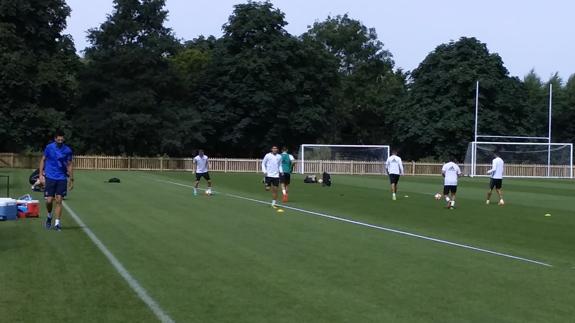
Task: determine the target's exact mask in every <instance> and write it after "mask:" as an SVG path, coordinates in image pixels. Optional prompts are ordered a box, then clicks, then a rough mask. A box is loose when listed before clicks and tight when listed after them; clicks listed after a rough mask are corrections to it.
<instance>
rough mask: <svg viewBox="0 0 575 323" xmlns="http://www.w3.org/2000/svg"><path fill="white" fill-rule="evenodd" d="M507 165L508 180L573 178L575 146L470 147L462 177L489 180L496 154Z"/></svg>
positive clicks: (507, 144) (510, 144)
mask: <svg viewBox="0 0 575 323" xmlns="http://www.w3.org/2000/svg"><path fill="white" fill-rule="evenodd" d="M494 152H497V153H498V155H499V156H500V157H501V158H502V159H503V161H504V162H505V177H550V178H551V177H553V178H573V144H570V143H542V142H539V143H534V142H486V141H483V142H481V141H474V142H471V143H469V145H468V148H467V153H466V155H465V163H464V167H463V173H464V174H465V175H469V176H488V175H487V171H488V170H489V169H490V168H491V161H492V160H493V157H494V155H493V153H494Z"/></svg>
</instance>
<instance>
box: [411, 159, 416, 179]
mask: <svg viewBox="0 0 575 323" xmlns="http://www.w3.org/2000/svg"><path fill="white" fill-rule="evenodd" d="M411 175H413V176H415V161H414V160H412V161H411Z"/></svg>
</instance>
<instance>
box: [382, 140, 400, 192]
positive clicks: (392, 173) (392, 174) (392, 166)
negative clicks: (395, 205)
mask: <svg viewBox="0 0 575 323" xmlns="http://www.w3.org/2000/svg"><path fill="white" fill-rule="evenodd" d="M385 170H386V171H387V174H388V175H389V183H390V184H391V198H392V199H393V200H394V201H395V200H396V199H397V197H396V193H397V184H398V183H399V177H400V176H401V175H403V163H402V162H401V158H400V157H399V156H397V151H396V150H394V151H392V153H391V156H389V158H388V159H387V161H386V162H385Z"/></svg>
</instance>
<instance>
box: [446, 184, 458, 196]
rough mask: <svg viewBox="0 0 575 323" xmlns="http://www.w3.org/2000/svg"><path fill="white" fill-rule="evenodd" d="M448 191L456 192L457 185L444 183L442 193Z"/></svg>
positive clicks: (447, 192)
mask: <svg viewBox="0 0 575 323" xmlns="http://www.w3.org/2000/svg"><path fill="white" fill-rule="evenodd" d="M449 193H453V194H455V193H457V185H445V186H443V195H447V194H449Z"/></svg>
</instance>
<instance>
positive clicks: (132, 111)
mask: <svg viewBox="0 0 575 323" xmlns="http://www.w3.org/2000/svg"><path fill="white" fill-rule="evenodd" d="M164 6H165V1H164V0H115V1H114V11H113V13H112V14H111V15H110V16H108V19H107V20H106V21H105V22H104V23H103V24H102V25H101V26H100V27H99V28H96V29H91V30H90V31H89V35H88V39H89V40H90V43H91V46H90V47H88V48H87V49H86V52H85V58H86V60H85V64H84V68H83V69H82V71H81V73H80V81H81V85H82V91H81V98H80V103H81V106H82V109H81V111H80V113H78V114H77V115H76V117H75V120H76V124H77V125H78V127H79V129H81V130H82V133H83V135H84V141H85V142H86V143H87V145H86V146H85V147H83V150H85V151H88V152H99V153H108V154H130V155H132V154H137V155H158V154H166V153H167V154H172V155H180V154H185V153H186V152H185V150H186V149H189V147H191V146H193V143H192V142H190V140H193V139H194V138H191V137H189V136H187V135H189V133H190V130H191V129H192V126H193V125H195V124H198V123H199V122H198V120H196V118H199V115H198V114H197V113H194V111H193V108H192V107H190V105H189V103H186V102H183V99H185V98H186V95H185V90H186V88H185V86H184V84H185V82H184V81H183V80H182V73H180V72H178V71H177V67H178V64H179V63H177V62H178V61H185V59H184V58H182V57H184V54H182V56H181V57H180V58H176V57H177V56H176V54H177V53H178V51H179V50H181V44H179V42H178V41H177V40H176V39H175V37H174V35H173V33H172V31H171V30H170V29H169V28H167V27H165V26H164V22H165V20H166V17H167V11H166V10H164ZM180 65H181V64H180ZM196 139H197V137H196ZM188 154H189V153H188Z"/></svg>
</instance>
